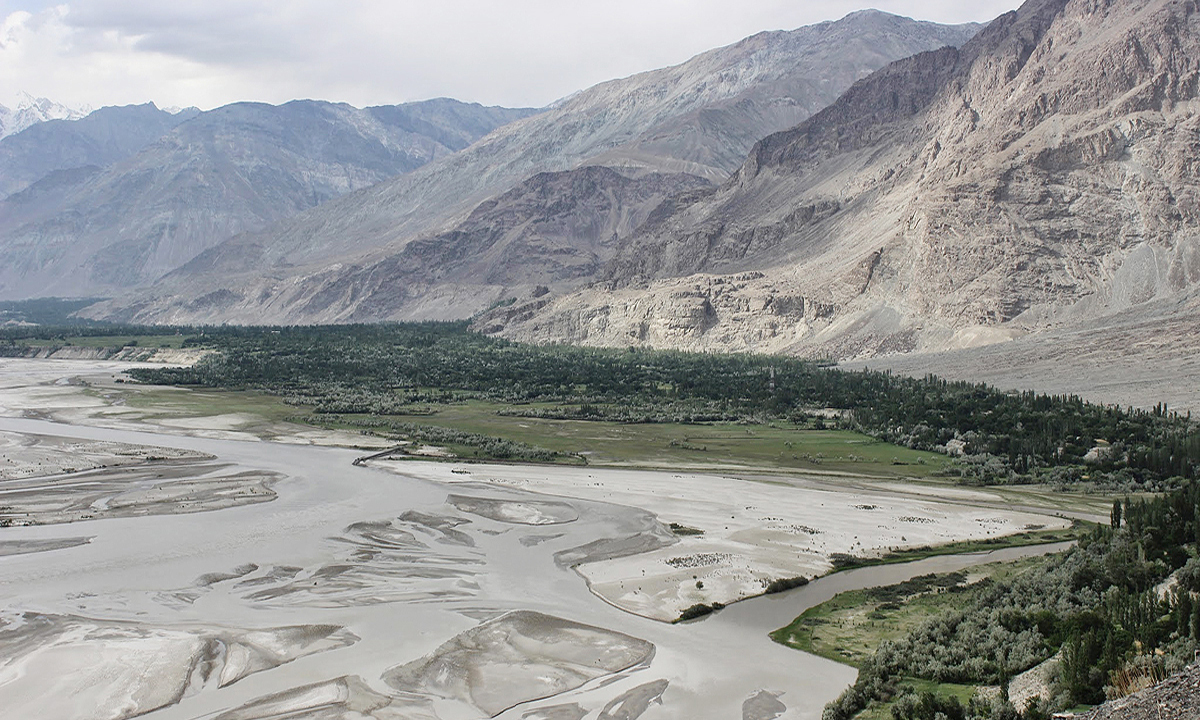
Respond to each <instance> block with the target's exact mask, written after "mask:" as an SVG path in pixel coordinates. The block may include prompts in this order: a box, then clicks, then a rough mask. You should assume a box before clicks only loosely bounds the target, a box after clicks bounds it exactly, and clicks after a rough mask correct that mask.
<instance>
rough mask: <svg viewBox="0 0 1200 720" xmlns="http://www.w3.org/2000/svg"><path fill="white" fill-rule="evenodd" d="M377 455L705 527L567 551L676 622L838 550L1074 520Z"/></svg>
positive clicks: (853, 551) (862, 495) (452, 477)
mask: <svg viewBox="0 0 1200 720" xmlns="http://www.w3.org/2000/svg"><path fill="white" fill-rule="evenodd" d="M374 464H376V465H379V466H381V467H386V468H388V469H390V470H392V471H393V472H398V473H410V472H411V473H417V474H420V475H421V476H423V477H430V478H434V479H437V480H439V481H441V482H445V483H462V482H467V481H470V482H477V483H478V482H482V483H487V484H490V485H494V486H498V487H505V488H520V489H524V490H532V491H535V492H538V493H544V494H547V495H552V496H564V497H571V498H579V499H590V500H597V501H603V502H611V503H616V504H620V505H628V506H632V507H638V508H642V509H644V510H647V511H649V512H650V513H653V515H654V516H656V517H657V518H658V520H659V521H661V523H670V522H675V523H677V524H679V525H682V526H685V527H688V528H692V529H694V530H699V531H701V534H699V535H684V536H681V537H679V536H676V535H675V534H673V533H672V532H670V531H669V530H668V529H667V528H665V527H662V525H661V523H656V524H655V525H652V526H648V527H647V528H646V529H645V530H644V531H643V532H642V533H640V534H638V535H636V536H631V537H627V538H622V539H620V540H621V541H623V543H624V544H623V545H622V544H621V543H613V542H610V543H601V544H599V545H596V546H592V547H583V548H577V549H572V550H569V551H567V552H564V553H562V554H560V556H559V558H560V561H561V562H562V564H565V565H568V566H572V567H575V568H576V569H577V570H578V571H579V573H580V574H581V575H583V577H585V578H586V579H587V581H588V584H589V586H590V587H591V589H592V591H593V592H595V593H596V594H597V595H599V596H600V597H601V598H603V599H604V600H605V601H607V602H609V603H612V604H613V605H615V606H617V607H619V608H621V609H623V610H627V611H629V612H632V613H636V614H638V615H642V616H644V617H648V618H653V619H656V620H673V619H675V618H677V617H679V613H680V612H681V611H682V610H683V609H684V608H687V607H689V606H691V605H695V604H697V603H708V604H711V603H713V602H720V603H724V604H729V603H731V602H736V601H738V600H741V599H743V598H746V597H749V596H752V595H759V594H762V592H763V590H764V589H765V588H766V586H767V585H768V584H769V583H770V582H771V581H772V580H774V579H778V578H791V577H797V576H804V577H807V578H812V577H816V576H820V575H824V574H825V573H827V572H828V571H829V570H830V569H831V568H832V562H831V558H832V556H833V555H834V554H837V553H842V554H850V555H857V556H865V557H872V556H877V555H880V554H882V553H884V552H887V551H889V550H894V549H899V548H913V547H924V546H929V545H937V544H943V543H947V542H953V541H956V540H970V539H984V538H994V537H998V536H1001V535H1008V534H1012V533H1017V532H1021V531H1023V530H1027V529H1030V528H1042V527H1067V526H1068V525H1069V521H1067V520H1065V519H1063V518H1048V517H1046V516H1044V515H1035V514H1033V513H1027V512H1013V511H1004V510H995V509H986V508H981V507H977V506H973V505H969V504H956V503H948V502H943V501H938V500H937V499H935V498H933V497H929V496H926V497H920V496H916V497H914V496H912V495H907V494H903V495H902V494H898V493H895V492H889V491H888V490H889V486H883V487H880V488H879V489H877V490H874V491H872V490H865V489H862V488H856V489H855V490H853V491H849V492H848V491H838V490H836V489H832V488H831V487H830V484H829V483H830V481H829V479H828V478H814V481H816V482H819V485H817V484H814V485H805V484H803V483H800V482H797V481H796V480H795V479H794V478H793V479H789V480H788V481H787V482H782V481H780V482H763V481H755V480H743V479H738V478H735V477H730V476H726V475H708V474H700V473H664V472H647V471H635V470H595V469H588V468H560V467H556V468H546V467H530V466H526V467H522V466H504V465H456V464H432V463H413V462H412V461H388V460H383V461H374ZM893 487H894V486H893ZM975 494H976V495H978V493H975ZM954 499H956V500H959V501H963V500H970V499H972V495H971V494H969V493H959V494H957V495H956V496H955V497H954ZM476 502H477V503H478V501H476ZM509 505H510V504H505V503H496V502H494V503H493V506H492V509H491V512H492V516H493V517H499V516H500V515H501V514H503V512H504V511H505V508H507V507H509ZM526 512H528V511H526V510H524V509H521V510H513V511H512V513H513V514H518V515H519V514H522V513H526ZM631 540H632V542H631Z"/></svg>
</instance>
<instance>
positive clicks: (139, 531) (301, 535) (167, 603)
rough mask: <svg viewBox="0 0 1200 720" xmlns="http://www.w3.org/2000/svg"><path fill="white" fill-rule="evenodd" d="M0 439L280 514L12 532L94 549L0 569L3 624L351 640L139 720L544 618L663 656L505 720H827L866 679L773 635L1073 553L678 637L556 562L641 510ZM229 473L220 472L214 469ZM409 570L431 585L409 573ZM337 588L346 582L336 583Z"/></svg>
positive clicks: (320, 465) (241, 445)
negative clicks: (761, 713) (245, 478)
mask: <svg viewBox="0 0 1200 720" xmlns="http://www.w3.org/2000/svg"><path fill="white" fill-rule="evenodd" d="M0 431H9V432H18V433H29V434H41V435H53V436H62V437H69V438H79V439H88V440H102V441H115V442H123V443H134V444H145V445H156V446H165V447H174V448H181V449H188V450H193V451H197V452H203V453H207V454H210V455H213V456H215V457H216V458H217V462H218V463H219V464H222V465H225V466H226V467H223V468H220V470H219V471H220V472H225V473H228V472H231V471H268V472H273V473H278V474H279V475H281V476H283V479H282V480H280V481H279V482H278V483H276V485H275V491H276V492H277V493H278V498H277V499H276V500H274V501H272V502H268V503H261V504H253V505H246V506H242V507H234V508H229V509H224V510H219V511H212V512H203V513H194V514H178V515H150V516H146V517H130V518H110V519H97V520H89V521H83V522H77V523H71V524H69V525H45V526H36V527H11V528H3V529H0V538H2V539H5V540H49V539H58V538H64V537H68V536H88V537H92V538H93V540H92V542H90V543H89V544H86V545H82V546H79V547H73V548H68V549H61V550H55V551H52V552H39V553H33V554H26V555H15V556H8V557H0V597H3V598H4V602H3V608H2V610H3V611H4V612H5V613H8V614H9V615H10V616H11V615H12V614H14V613H18V612H20V613H24V612H33V613H40V614H45V615H54V616H70V617H76V618H78V617H83V618H102V619H104V620H106V621H116V622H121V623H127V624H129V625H130V626H135V625H136V626H137V627H140V628H181V627H186V628H207V629H212V628H239V629H255V628H267V627H275V626H281V625H289V626H291V625H307V624H317V623H320V624H330V625H337V626H341V627H344V628H346V629H347V630H349V631H350V632H352V633H353V634H354V635H355V636H357V637H358V638H360V640H359V641H357V642H355V643H353V644H351V645H349V646H346V647H340V648H336V649H331V650H328V651H325V652H320V653H315V654H311V655H307V656H304V657H300V658H299V659H296V660H295V661H293V662H290V663H288V664H285V665H282V666H280V667H277V668H274V669H270V670H268V671H264V672H258V673H255V674H252V675H249V676H248V677H246V678H245V679H242V680H240V681H239V682H237V683H235V684H232V685H228V686H226V687H221V688H217V687H212V686H205V687H204V689H203V691H201V692H195V693H194V694H191V695H188V696H186V697H183V698H182V699H180V701H179V702H178V703H176V704H173V705H170V706H168V707H164V708H162V709H159V710H157V711H155V712H152V713H150V714H149V715H146V717H149V718H154V719H157V720H163V719H175V718H202V717H212V716H215V715H216V714H218V713H219V712H221V711H224V710H228V709H230V708H236V707H238V706H241V705H243V704H245V703H248V702H251V701H254V700H255V699H256V698H260V697H263V696H265V695H269V694H272V693H280V692H285V691H288V690H290V689H292V688H295V687H298V686H303V685H308V684H313V683H321V682H324V681H328V680H331V679H333V678H338V677H343V676H358V677H360V678H362V680H363V682H364V683H365V684H366V685H367V686H369V687H371V688H372V689H374V690H376V691H378V692H381V693H383V692H386V691H387V688H386V687H385V686H384V685H383V683H382V682H381V681H380V678H381V677H382V675H383V674H384V672H385V671H386V670H388V669H389V668H392V667H395V666H397V665H401V664H404V663H407V662H410V661H413V660H416V659H418V658H421V657H422V656H425V655H427V654H429V653H431V652H433V651H434V650H435V649H437V648H438V646H439V645H441V644H442V643H444V642H446V641H447V640H449V639H450V638H452V637H453V636H455V635H456V634H458V633H461V632H464V631H466V630H468V629H470V628H472V627H474V626H475V625H477V623H478V622H479V621H480V620H481V619H485V618H490V617H494V616H496V615H497V614H499V613H502V612H504V611H508V610H533V611H537V612H540V613H545V614H547V615H551V616H555V617H559V618H564V619H567V620H571V621H575V622H579V623H585V624H588V625H593V626H597V627H600V628H605V629H607V630H612V631H616V632H619V633H625V634H627V635H630V636H633V637H635V638H640V639H643V640H646V641H649V642H651V643H653V644H654V646H655V653H654V657H653V660H652V661H651V662H649V663H648V665H645V666H642V667H638V668H633V669H631V670H629V671H626V672H623V673H619V674H618V675H617V676H616V677H615V678H608V679H604V680H600V681H593V682H589V683H587V684H585V685H584V686H583V687H582V688H579V689H577V690H574V691H571V692H568V693H565V694H564V695H562V696H559V697H555V698H551V699H547V700H541V701H533V702H529V703H525V704H522V705H520V706H517V707H515V708H512V709H510V710H508V711H506V712H504V713H502V714H501V715H499V717H502V718H513V719H515V718H542V717H544V718H551V717H568V716H569V715H554V714H552V712H551V711H552V710H553V708H554V707H558V706H569V705H574V706H575V707H576V708H578V709H579V710H580V711H586V713H587V717H589V718H590V717H597V715H598V714H599V713H600V711H601V710H602V708H603V706H605V705H606V704H608V703H610V702H612V699H613V698H616V697H617V696H619V695H621V694H622V693H625V692H628V691H631V690H633V689H635V688H638V687H644V686H646V685H647V684H648V683H652V682H655V681H666V682H667V683H668V684H667V686H666V690H665V692H664V693H663V694H662V697H661V704H651V705H649V706H648V707H647V708H646V710H645V712H644V714H643V715H642V717H643V718H645V720H654V718H681V717H689V718H730V719H731V720H736V719H737V718H742V717H743V703H744V702H745V701H746V700H747V699H748V698H750V697H752V696H755V695H756V694H758V693H760V692H762V691H767V692H769V693H772V694H774V695H777V696H778V699H779V702H780V703H781V704H782V705H783V706H786V710H785V711H783V712H782V714H778V715H777V717H781V718H795V719H802V718H803V719H815V718H819V717H820V713H821V708H822V707H823V706H824V705H825V704H826V703H827V702H829V701H830V700H832V699H833V698H835V697H836V696H837V695H838V694H839V693H840V692H841V691H842V690H843V689H844V688H845V687H846V686H847V685H848V684H850V683H851V682H852V681H853V680H854V677H855V671H854V670H853V668H849V667H846V666H843V665H840V664H837V663H833V662H831V661H828V660H825V659H822V658H818V657H815V656H812V655H808V654H805V653H801V652H797V651H794V650H791V649H788V648H785V647H783V646H780V645H777V644H775V643H773V642H771V641H770V639H769V638H768V637H767V633H768V632H770V631H771V630H774V629H776V628H778V627H781V626H783V625H785V624H787V623H788V622H790V621H791V620H792V619H793V618H794V617H795V616H796V615H799V614H800V613H802V612H803V611H804V610H805V609H807V608H809V607H812V606H813V605H816V604H818V603H820V602H823V601H824V600H827V599H829V598H831V597H833V596H834V595H835V594H837V593H839V592H842V591H844V590H849V589H855V588H863V587H870V586H875V585H883V584H891V583H895V582H899V581H901V580H904V579H907V578H910V577H914V576H916V575H921V574H925V573H930V572H948V571H953V570H958V569H961V568H964V567H969V566H971V565H975V564H980V563H984V562H990V561H993V560H1000V559H1012V558H1017V557H1024V556H1029V555H1034V554H1041V553H1045V552H1051V551H1055V550H1059V549H1062V547H1065V546H1059V547H1038V548H1021V549H1011V550H999V551H995V552H992V553H986V554H973V555H955V556H945V557H935V558H929V559H926V560H922V561H919V562H913V563H908V564H904V565H887V566H879V567H870V568H862V569H858V570H854V571H849V572H843V573H837V574H834V575H831V576H827V577H824V578H821V579H819V580H816V581H814V582H812V583H810V584H809V585H807V586H805V587H803V588H798V589H796V590H792V591H789V592H786V593H780V594H777V595H771V596H765V597H761V598H755V599H751V600H747V601H743V602H740V603H736V604H734V605H731V606H729V607H727V608H726V609H724V610H722V611H720V612H718V613H716V614H714V615H712V616H710V617H708V618H706V619H704V620H702V621H698V622H692V623H686V624H679V625H670V624H665V623H661V622H656V621H653V620H649V619H646V618H642V617H638V616H636V615H632V614H630V613H627V612H624V611H621V610H619V609H617V608H615V607H613V606H611V605H609V604H607V603H605V602H603V601H602V600H600V599H599V598H598V597H597V596H595V595H593V594H592V593H591V592H589V591H588V588H587V585H586V583H585V582H584V581H583V579H582V578H581V577H580V576H579V575H577V574H576V573H574V572H572V571H570V570H566V569H563V568H560V567H559V566H557V565H556V564H555V562H554V553H555V552H558V551H560V550H565V549H569V548H572V547H577V546H579V545H582V544H584V543H587V542H591V541H593V540H596V539H599V538H611V537H620V536H623V535H627V534H630V533H631V532H635V531H636V530H637V528H640V527H642V526H643V525H644V524H645V522H646V513H645V512H644V511H641V510H639V509H637V508H629V507H622V506H619V505H612V504H607V503H602V502H596V501H584V500H577V499H569V498H568V499H564V500H566V501H569V502H570V504H571V506H572V507H573V508H574V509H575V510H576V511H577V512H578V514H579V518H578V520H576V521H575V522H570V523H566V524H558V525H553V526H545V527H527V526H513V525H511V524H505V523H500V522H495V521H492V520H487V519H485V518H478V517H472V518H471V519H470V521H469V522H465V521H463V520H462V518H461V514H457V515H456V514H455V513H453V512H451V511H449V510H448V506H447V502H446V501H447V496H448V495H449V494H451V493H458V494H462V493H469V492H475V493H478V494H481V495H484V494H486V495H487V496H489V497H496V498H508V499H513V500H528V501H531V502H534V501H545V500H546V497H545V496H541V495H534V494H531V493H524V492H522V491H520V490H515V489H498V488H496V487H490V486H489V487H475V486H473V485H471V484H469V483H467V484H455V485H454V487H452V488H448V487H447V486H445V485H444V484H442V483H438V482H434V481H431V480H429V479H427V478H423V477H421V476H420V475H419V474H408V475H397V474H395V473H391V472H385V471H382V470H378V469H374V468H370V467H355V466H353V465H352V462H353V460H354V459H355V457H356V456H357V455H361V454H362V453H361V452H356V451H353V450H347V449H338V448H326V447H313V446H303V445H280V444H273V443H265V442H242V441H231V440H213V439H205V438H196V437H186V436H181V435H167V434H159V433H150V432H134V431H128V430H114V429H105V428H98V427H87V426H75V425H63V424H58V423H52V422H46V421H40V420H29V419H17V418H0ZM217 471H218V469H217V465H216V464H213V465H211V466H208V467H207V469H205V472H217ZM596 472H597V473H602V472H604V471H603V470H596ZM411 512H416V513H419V514H420V515H419V517H421V518H425V519H424V520H421V521H420V522H421V523H426V524H425V525H420V523H417V524H413V522H409V523H408V524H407V525H404V527H405V528H407V529H406V530H405V532H408V533H410V534H412V533H415V534H416V535H417V536H420V537H425V536H428V537H434V536H436V535H437V532H441V533H443V534H442V535H441V536H437V537H440V538H441V539H440V540H437V541H436V542H434V541H429V542H426V543H425V545H426V546H427V547H428V551H427V552H426V553H425V554H424V555H421V556H419V557H416V556H405V558H404V559H403V560H402V561H401V560H398V559H396V557H393V556H391V555H387V553H386V552H382V551H380V550H379V549H378V548H374V547H373V549H371V550H370V552H367V553H366V554H364V551H363V549H362V548H363V545H362V542H361V540H360V539H357V538H359V535H361V533H359V535H356V534H355V533H356V532H357V531H355V532H351V531H349V530H348V529H350V528H352V526H355V524H359V523H364V522H367V523H370V522H377V523H378V522H387V521H391V520H394V519H396V518H399V517H402V516H403V517H409V516H406V515H405V513H411ZM412 517H418V516H412ZM429 518H433V520H430V519H429ZM446 518H451V521H452V524H453V523H459V524H457V525H453V528H451V529H449V530H447V529H446V528H448V527H450V526H446V525H444V523H445V522H451V521H448V520H446ZM455 518H457V519H455ZM438 523H443V525H438ZM438 528H442V529H441V530H438ZM454 533H461V534H462V535H463V537H465V538H466V539H465V540H461V541H460V542H458V543H457V544H456V543H454V542H448V541H445V538H447V537H449V538H454V537H459V536H458V535H454ZM355 543H358V544H357V545H356V544H355ZM352 551H353V552H352ZM355 553H357V554H355ZM364 557H366V558H369V559H370V561H369V562H367V563H365V564H364V565H363V566H362V567H360V568H357V569H356V568H353V567H351V566H352V565H353V563H354V562H355V561H354V559H355V558H359V559H361V558H364ZM389 563H390V564H389ZM249 566H253V567H254V568H255V570H253V571H250V572H249V573H248V574H247V573H243V575H241V576H238V577H234V578H233V579H225V580H220V579H218V580H216V581H213V577H217V576H219V575H220V574H222V573H225V574H227V575H231V576H232V575H236V574H237V573H235V572H233V570H234V569H235V568H239V567H241V568H242V570H244V569H245V568H246V567H249ZM297 568H299V569H301V570H299V571H298V572H299V574H298V575H296V576H297V577H304V578H311V579H312V587H311V588H310V587H303V586H301V585H300V584H299V583H298V582H291V583H290V584H289V583H286V582H282V581H274V580H273V579H272V578H274V577H275V576H274V575H271V573H272V572H275V573H279V572H282V571H281V570H280V569H291V570H286V571H287V572H292V570H294V569H297ZM363 568H366V569H365V570H364V569H363ZM412 568H421V569H422V570H421V572H418V573H410V572H409V570H411V569H412ZM242 570H239V571H238V572H242ZM338 573H343V574H342V575H338ZM355 573H357V574H355ZM293 574H294V575H295V573H293ZM335 575H336V578H337V579H336V580H329V579H328V578H332V577H334V576H335ZM239 578H240V579H239ZM247 580H250V581H253V582H246V581H247ZM272 582H274V584H273V585H272V584H271V583H272ZM239 583H241V584H239ZM254 583H257V584H258V585H254ZM318 583H320V584H318ZM250 586H256V587H258V586H261V587H270V588H274V589H275V590H276V591H277V592H278V594H277V595H275V596H273V597H266V596H263V595H255V594H254V593H251V592H249V591H248V590H247V589H246V588H247V587H250ZM285 591H286V592H285ZM264 597H265V599H264ZM9 679H10V680H11V678H9ZM21 683H22V681H21V680H12V681H11V682H8V686H7V688H6V687H5V676H4V675H3V674H2V673H0V700H4V699H8V700H12V698H14V697H15V698H16V699H17V701H23V702H26V703H27V704H28V705H29V706H30V707H38V703H39V702H41V701H40V700H39V699H38V698H37V697H30V694H31V693H35V692H36V693H43V692H48V691H51V690H52V689H53V688H54V687H55V685H54V683H52V682H49V681H45V682H39V683H33V684H25V685H22V684H21ZM552 706H553V707H552ZM438 707H439V708H443V709H444V713H445V714H444V716H443V717H444V718H445V720H457V718H460V717H468V715H464V714H462V710H461V708H460V707H458V708H456V707H453V706H450V705H444V704H443V705H438ZM539 708H541V709H542V710H539ZM546 708H550V709H546ZM101 710H102V709H99V708H98V709H96V712H95V713H94V715H92V716H95V717H105V716H106V715H105V713H104V712H102V711H101ZM555 712H557V711H555ZM563 712H568V711H563ZM774 716H776V715H770V714H768V715H767V716H766V717H774ZM614 717H615V715H614Z"/></svg>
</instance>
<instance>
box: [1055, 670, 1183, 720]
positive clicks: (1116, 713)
mask: <svg viewBox="0 0 1200 720" xmlns="http://www.w3.org/2000/svg"><path fill="white" fill-rule="evenodd" d="M1075 718H1076V720H1162V719H1163V718H1176V719H1177V720H1196V719H1197V718H1200V664H1194V665H1189V666H1188V667H1187V668H1186V669H1184V670H1183V672H1180V673H1177V674H1175V675H1172V676H1171V677H1169V678H1167V679H1166V680H1163V681H1162V682H1160V683H1158V684H1157V685H1154V686H1152V687H1149V688H1146V689H1145V690H1142V691H1141V692H1136V693H1134V694H1132V695H1130V696H1128V697H1124V698H1121V699H1120V700H1111V701H1109V702H1106V703H1104V704H1103V705H1101V706H1099V707H1097V708H1095V709H1094V710H1089V711H1088V712H1085V713H1083V714H1081V715H1076V716H1075Z"/></svg>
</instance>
